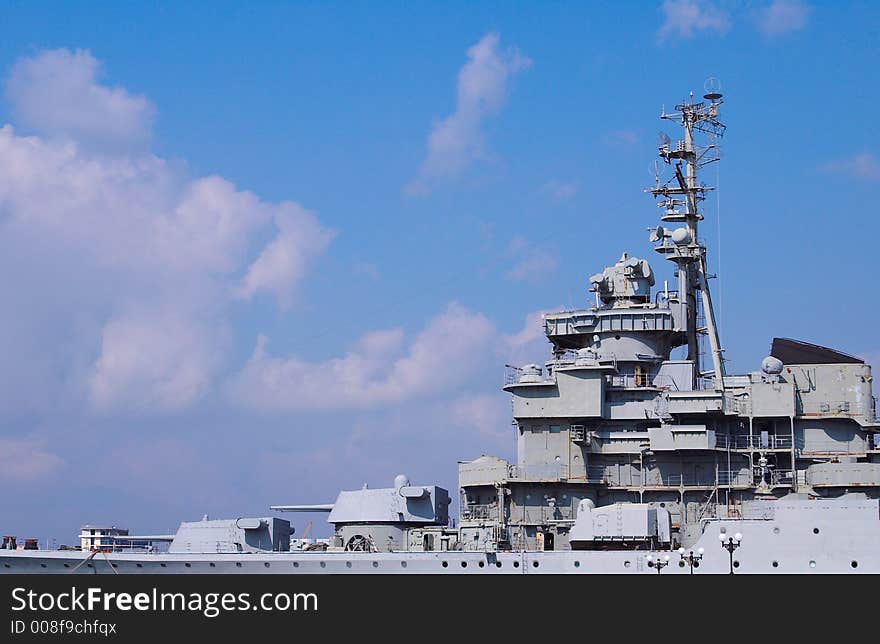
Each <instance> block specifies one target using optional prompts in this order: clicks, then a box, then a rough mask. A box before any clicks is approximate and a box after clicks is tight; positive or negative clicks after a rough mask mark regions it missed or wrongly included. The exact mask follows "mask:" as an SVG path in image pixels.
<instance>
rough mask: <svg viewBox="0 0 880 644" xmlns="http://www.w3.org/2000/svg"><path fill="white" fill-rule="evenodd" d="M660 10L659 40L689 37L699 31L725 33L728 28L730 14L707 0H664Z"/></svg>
mask: <svg viewBox="0 0 880 644" xmlns="http://www.w3.org/2000/svg"><path fill="white" fill-rule="evenodd" d="M660 11H661V12H662V13H663V24H662V25H661V26H660V29H659V31H658V32H657V38H658V39H659V40H660V41H664V40H666V39H667V38H669V37H670V36H682V37H684V38H690V37H691V36H694V35H696V34H697V33H698V32H701V31H713V32H715V33H718V34H725V33H727V31H728V30H729V29H730V14H729V13H728V12H727V11H725V10H724V9H722V8H721V7H719V6H717V5H716V4H714V3H712V2H710V1H709V0H664V2H663V4H662V5H660Z"/></svg>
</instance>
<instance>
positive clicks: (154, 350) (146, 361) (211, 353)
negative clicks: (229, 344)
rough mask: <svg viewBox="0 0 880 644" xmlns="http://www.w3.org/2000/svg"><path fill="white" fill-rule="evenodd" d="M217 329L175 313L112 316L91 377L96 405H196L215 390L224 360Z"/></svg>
mask: <svg viewBox="0 0 880 644" xmlns="http://www.w3.org/2000/svg"><path fill="white" fill-rule="evenodd" d="M218 333H219V332H218V331H217V330H216V329H214V328H212V327H211V325H209V324H205V323H200V322H197V321H195V320H193V319H191V318H188V317H185V316H180V315H178V314H177V313H176V312H165V313H161V312H156V311H141V312H138V313H129V314H125V315H121V316H118V317H114V318H112V319H111V320H109V321H108V322H107V323H106V324H105V325H104V328H103V330H102V332H101V352H100V356H99V357H98V359H97V360H96V361H95V363H94V366H93V371H92V375H91V378H90V381H89V393H90V397H91V401H92V404H93V405H94V406H95V407H96V408H97V409H100V410H102V411H111V410H117V409H120V408H124V409H129V410H132V409H134V410H136V411H144V410H149V411H152V412H156V411H160V412H167V411H176V410H179V409H182V408H184V407H187V406H189V405H191V404H193V403H194V402H196V401H198V400H199V399H201V398H202V396H204V395H205V394H206V393H207V392H208V391H209V390H210V387H211V381H212V377H213V374H214V371H215V369H216V367H217V366H218V364H219V363H220V355H219V350H220V348H222V347H223V342H222V341H221V340H220V339H219V338H218V337H216V336H217V334H218Z"/></svg>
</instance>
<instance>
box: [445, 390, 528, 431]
mask: <svg viewBox="0 0 880 644" xmlns="http://www.w3.org/2000/svg"><path fill="white" fill-rule="evenodd" d="M451 411H452V421H453V422H455V423H456V424H457V425H458V426H459V427H461V428H462V429H466V430H473V431H476V432H478V433H480V434H484V435H486V436H489V437H503V436H507V437H508V438H509V439H511V440H513V432H511V431H510V421H511V417H510V401H509V400H508V398H507V396H503V395H501V394H475V395H464V396H461V397H460V398H458V399H456V400H455V401H453V403H452V407H451Z"/></svg>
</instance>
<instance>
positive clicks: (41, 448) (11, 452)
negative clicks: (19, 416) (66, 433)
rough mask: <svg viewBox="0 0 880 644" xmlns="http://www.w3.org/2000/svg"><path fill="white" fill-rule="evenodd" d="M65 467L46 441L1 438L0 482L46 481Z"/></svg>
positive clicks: (33, 438)
mask: <svg viewBox="0 0 880 644" xmlns="http://www.w3.org/2000/svg"><path fill="white" fill-rule="evenodd" d="M61 465H63V461H62V460H61V458H60V457H59V456H58V455H57V454H55V453H53V452H52V451H50V450H49V449H48V448H47V441H46V440H45V439H40V438H35V437H33V436H19V437H12V436H0V480H5V481H10V482H28V481H36V480H39V479H44V478H46V477H47V476H50V475H52V474H53V473H55V471H56V470H57V469H58V468H59V467H60V466H61Z"/></svg>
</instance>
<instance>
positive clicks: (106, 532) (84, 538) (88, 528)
mask: <svg viewBox="0 0 880 644" xmlns="http://www.w3.org/2000/svg"><path fill="white" fill-rule="evenodd" d="M127 536H128V528H118V527H116V526H115V525H110V526H108V525H89V524H86V525H84V526H82V527H81V528H80V532H79V544H80V550H83V551H87V552H88V551H91V550H94V549H95V548H99V549H101V550H111V551H115V550H118V549H119V545H122V544H119V543H118V542H117V541H116V540H115V539H114V538H113V537H127ZM123 544H125V542H123Z"/></svg>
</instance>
